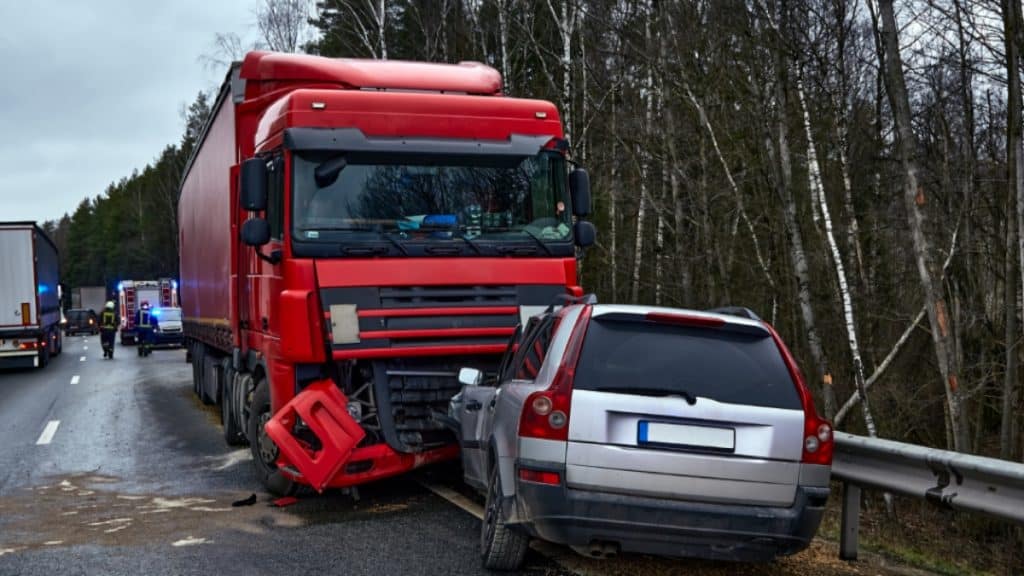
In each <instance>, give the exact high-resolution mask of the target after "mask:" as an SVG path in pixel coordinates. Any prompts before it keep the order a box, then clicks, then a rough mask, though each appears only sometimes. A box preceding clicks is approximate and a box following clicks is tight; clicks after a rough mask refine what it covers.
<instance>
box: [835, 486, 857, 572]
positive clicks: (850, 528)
mask: <svg viewBox="0 0 1024 576" xmlns="http://www.w3.org/2000/svg"><path fill="white" fill-rule="evenodd" d="M859 530H860V486H857V485H856V484H851V483H849V482H843V515H842V520H841V525H840V527H839V557H840V558H842V559H843V560H856V559H857V536H858V532H859Z"/></svg>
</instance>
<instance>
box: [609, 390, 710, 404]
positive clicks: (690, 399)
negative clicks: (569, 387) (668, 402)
mask: <svg viewBox="0 0 1024 576" xmlns="http://www.w3.org/2000/svg"><path fill="white" fill-rule="evenodd" d="M597 391H598V392H611V393H613V394H636V395H637V396H659V397H663V398H669V397H672V396H679V397H681V398H682V399H683V400H686V403H687V404H689V405H690V406H693V405H694V404H696V403H697V397H696V396H694V395H693V394H690V393H689V392H687V391H686V390H666V389H664V388H644V387H643V386H610V387H608V386H606V387H601V388H599V389H598V390H597Z"/></svg>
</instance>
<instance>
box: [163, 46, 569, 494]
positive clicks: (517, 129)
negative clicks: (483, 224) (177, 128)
mask: <svg viewBox="0 0 1024 576" xmlns="http://www.w3.org/2000/svg"><path fill="white" fill-rule="evenodd" d="M392 90H399V91H392ZM500 90H501V78H500V76H499V75H498V74H497V72H496V71H494V70H493V69H491V68H489V67H486V66H483V65H479V64H462V65H456V66H451V65H434V64H416V63H407V62H369V61H358V60H344V59H343V60H332V59H326V58H319V57H312V56H301V55H282V54H270V53H261V52H254V53H250V54H249V55H248V56H247V57H246V59H245V61H244V62H243V63H242V64H241V65H237V66H235V67H234V68H233V69H232V72H231V73H230V74H229V77H228V79H227V81H226V82H225V85H224V87H223V88H222V91H221V94H220V96H219V97H218V101H217V104H216V105H215V112H214V116H213V119H212V120H211V122H210V124H209V125H208V127H207V129H206V131H205V132H204V135H203V137H202V138H201V142H200V144H199V147H198V150H197V153H196V154H195V156H194V157H193V159H192V160H191V161H190V163H189V165H188V167H187V168H186V174H185V177H184V179H183V185H182V195H181V201H180V204H179V221H180V235H181V236H180V242H181V291H182V292H181V296H182V298H181V300H182V308H183V316H184V325H185V331H186V336H187V337H188V338H189V339H190V340H191V342H192V345H191V348H190V350H192V351H193V358H194V359H195V358H196V356H197V355H198V356H199V357H200V358H202V359H203V360H202V361H203V362H208V360H209V358H210V356H211V355H212V356H214V357H215V360H214V362H213V366H214V370H215V371H216V370H219V371H220V372H219V373H220V374H221V375H222V376H221V377H220V378H219V379H217V381H216V384H211V385H210V389H209V390H208V391H207V392H201V393H203V394H205V395H206V396H207V397H210V398H211V399H214V400H217V399H221V400H220V401H222V402H223V401H225V400H224V399H226V398H236V399H239V400H236V402H238V401H244V399H245V398H247V397H248V396H249V395H250V393H251V390H245V391H241V392H239V391H237V390H232V389H231V387H232V386H236V385H242V383H252V384H246V385H250V386H254V385H255V383H256V382H258V381H260V379H262V378H265V379H266V380H267V381H268V384H269V395H270V405H271V412H272V413H273V418H271V419H270V421H269V422H268V423H267V424H266V426H265V431H266V434H267V436H269V437H270V438H271V439H273V441H274V443H275V444H276V445H277V447H278V448H279V449H280V450H279V456H278V459H277V462H276V464H277V465H278V467H279V469H280V471H282V472H283V473H284V474H285V475H287V476H289V477H291V478H293V479H295V480H298V481H300V482H303V483H306V484H310V485H312V486H313V487H314V488H317V489H323V488H324V487H327V486H350V485H353V484H358V483H361V482H366V481H369V480H373V479H376V478H382V477H385V476H390V475H394V474H398V473H401V472H404V471H407V470H410V469H412V468H414V467H416V466H420V465H423V464H426V463H429V462H433V461H437V460H441V459H448V458H452V457H454V456H455V455H456V454H457V451H458V448H457V445H456V444H455V443H454V438H453V437H452V435H451V434H450V432H449V431H448V430H446V429H445V428H444V426H443V424H442V423H441V422H439V421H438V420H437V419H435V415H437V414H438V413H444V411H445V410H446V406H447V402H448V400H449V399H450V397H451V396H452V395H453V394H454V393H455V392H457V390H458V386H459V385H458V383H457V381H456V379H455V371H457V368H458V367H459V366H460V365H477V366H480V367H482V368H487V367H492V366H493V365H494V364H496V362H497V359H498V356H499V355H500V354H501V353H502V352H503V351H504V350H505V348H506V346H507V339H508V336H509V335H510V334H511V333H512V331H513V330H514V328H515V325H516V324H517V323H518V321H519V320H520V317H521V315H522V314H524V311H526V310H529V309H531V308H537V307H543V306H546V305H547V304H549V303H550V302H551V301H552V299H553V298H554V297H555V296H557V295H558V294H565V293H566V292H578V291H579V288H578V287H576V286H575V284H576V262H575V252H574V250H573V249H572V248H571V239H570V238H569V237H568V236H565V237H563V238H564V239H563V242H565V241H568V242H569V244H564V245H562V246H560V247H559V250H558V251H553V250H552V249H550V248H549V247H547V245H546V244H544V240H543V239H540V238H538V239H536V243H539V244H540V246H539V247H538V245H537V244H535V243H534V240H533V239H530V238H529V237H527V236H523V238H522V239H521V241H520V242H519V246H518V248H516V249H515V250H510V251H501V250H497V249H496V248H495V247H490V251H489V252H484V251H481V250H480V248H479V247H478V246H477V244H476V243H474V241H473V240H472V239H470V240H466V245H465V246H463V247H462V248H463V250H465V253H460V252H459V250H457V249H455V248H453V247H452V246H453V244H452V242H451V236H450V235H449V236H448V237H447V238H448V239H449V241H448V242H447V243H444V242H442V243H443V244H445V246H443V248H444V249H443V250H440V249H439V248H438V247H437V246H427V247H426V248H423V246H420V248H419V250H420V251H419V252H415V251H413V250H410V249H407V248H406V247H404V246H402V245H399V243H397V242H396V241H395V240H393V239H391V240H388V242H389V243H390V244H387V245H388V246H390V245H391V244H394V245H395V247H390V248H382V247H381V246H380V244H382V243H384V240H386V238H385V237H384V236H381V237H380V238H376V239H375V240H374V243H370V244H365V243H364V244H360V245H358V246H356V247H355V248H351V249H340V248H338V246H339V245H344V244H345V243H346V242H347V241H348V240H347V237H345V236H344V234H343V233H339V234H342V238H341V240H339V241H337V242H335V241H333V240H330V238H328V237H329V236H330V235H331V234H334V232H331V231H330V230H331V229H330V228H326V229H325V230H327V231H326V232H324V233H323V237H321V236H320V235H319V234H317V235H316V236H314V235H313V234H310V233H307V234H306V235H305V236H303V238H302V240H303V241H304V242H298V243H297V240H296V236H295V235H296V233H297V232H296V230H297V228H294V227H295V226H296V223H295V218H297V217H298V216H299V214H297V213H296V209H297V206H298V200H297V197H296V194H297V192H296V191H295V190H293V186H294V185H295V184H294V182H293V177H295V176H294V175H293V172H294V171H296V170H297V167H296V161H297V160H296V158H297V154H306V153H307V152H306V151H305V150H306V149H305V148H301V146H299V145H298V144H297V142H298V140H301V139H305V141H307V142H308V141H310V140H311V138H312V139H313V140H316V144H315V145H313V146H314V148H312V149H311V150H313V152H315V151H316V150H321V149H323V148H325V147H326V148H330V149H331V150H332V152H331V153H342V154H343V153H345V151H346V150H348V149H349V148H346V146H347V145H346V144H344V143H343V142H342V143H338V142H336V141H333V140H332V139H333V138H334V136H332V135H340V136H344V135H348V136H352V135H355V137H356V139H357V140H358V141H359V143H360V146H363V148H364V150H363V151H364V152H365V151H366V150H371V151H372V150H374V149H375V148H382V149H386V148H387V147H388V146H402V145H410V146H411V147H412V148H415V150H416V151H417V153H418V154H422V153H424V151H426V152H432V151H433V147H436V148H438V149H439V150H441V149H449V148H450V149H451V150H455V149H456V148H452V146H455V144H449V143H450V142H451V143H458V146H461V148H458V150H459V151H460V152H459V153H460V154H463V152H464V151H465V150H467V149H470V148H473V150H471V151H472V152H473V153H475V154H478V153H480V152H479V151H477V150H475V149H476V148H481V149H482V148H484V147H487V146H490V147H493V148H494V149H496V150H501V149H502V148H501V146H503V145H504V144H502V143H503V142H505V143H510V144H509V145H510V146H513V147H515V146H519V147H520V148H521V147H522V146H523V142H526V144H527V145H529V144H530V143H531V142H535V143H538V144H533V146H534V149H533V150H534V151H533V152H532V153H531V154H538V153H539V152H540V151H543V149H544V148H551V147H552V146H554V145H555V144H557V143H558V142H559V139H560V138H561V136H562V129H561V124H560V122H559V119H558V113H557V110H556V109H555V107H554V106H553V105H552V104H550V103H548V102H542V101H536V100H518V99H510V98H505V97H501V96H500ZM410 91H411V92H410ZM422 91H426V92H429V93H424V92H422ZM451 92H454V93H455V94H452V93H451ZM331 130H341V131H342V132H330V131H331ZM293 131H295V132H293ZM289 138H291V139H289ZM524 138H527V140H523V139H524ZM517 139H518V140H517ZM529 139H532V140H529ZM349 145H351V143H350V144H349ZM538 145H539V146H540V150H538V149H537V146H538ZM297 147H298V148H297ZM300 148H301V149H300ZM410 149H411V148H410ZM335 150H336V152H335ZM404 151H405V150H404V149H401V148H399V153H402V152H404ZM313 152H310V153H313ZM552 153H556V151H554V150H552ZM557 153H558V154H561V152H557ZM253 155H260V157H261V158H265V159H266V162H267V166H268V170H270V174H271V176H269V177H268V178H278V179H279V180H278V181H277V186H278V188H277V190H278V192H277V194H279V197H277V198H276V200H272V201H271V204H272V205H271V206H268V211H267V212H266V218H267V220H268V221H274V219H275V218H277V219H278V220H276V221H277V222H278V224H277V226H278V228H277V229H276V231H275V232H274V233H273V234H272V237H271V240H270V242H269V243H268V244H267V245H264V246H262V247H257V248H251V247H248V246H245V245H242V244H241V243H240V241H239V237H240V233H241V231H242V227H243V226H242V225H243V224H244V223H245V221H246V220H247V219H249V218H250V214H248V213H246V212H245V211H243V210H242V209H241V208H240V207H239V205H240V204H239V197H240V195H241V192H240V191H239V186H238V179H239V171H240V164H241V162H243V161H244V160H246V159H248V158H251V157H253ZM460 157H461V156H460ZM307 163H308V161H307ZM371 164H372V162H371ZM562 170H564V168H562ZM563 178H564V176H563ZM554 193H557V194H560V195H561V196H559V198H561V200H560V202H559V203H560V204H561V203H562V201H564V202H565V203H566V204H568V196H567V192H566V191H565V190H564V187H563V186H562V185H561V184H559V187H558V188H557V189H556V190H555V192H554ZM275 201H276V204H275V203H274V202H275ZM275 210H276V211H277V214H274V211H275ZM563 216H564V215H563ZM421 240H423V242H421V244H429V241H427V240H424V239H421ZM524 242H525V243H526V244H531V245H532V247H531V246H529V245H527V246H525V247H524V246H523V243H524ZM300 244H302V246H300ZM410 245H412V243H410ZM367 246H369V247H367ZM432 248H433V249H435V251H436V252H439V253H438V254H437V255H436V256H435V255H433V253H431V252H430V249H432ZM470 248H472V250H475V251H476V253H473V252H472V251H471V250H470ZM205 372H206V364H204V365H203V366H202V367H200V369H199V370H198V371H197V372H196V373H197V374H198V375H197V376H196V377H197V378H200V379H203V381H201V382H199V383H198V387H199V388H200V389H201V390H207V388H206V385H207V384H208V382H206V381H205V379H206V378H207V377H206V376H204V375H203V374H205ZM243 376H244V377H243ZM249 376H251V378H250V379H248V380H247V379H245V378H248V377H249ZM231 417H232V416H231V415H229V416H228V418H231ZM242 424H243V425H244V422H243V423H242ZM249 440H250V441H252V440H253V439H252V438H250V439H249ZM254 453H255V450H254Z"/></svg>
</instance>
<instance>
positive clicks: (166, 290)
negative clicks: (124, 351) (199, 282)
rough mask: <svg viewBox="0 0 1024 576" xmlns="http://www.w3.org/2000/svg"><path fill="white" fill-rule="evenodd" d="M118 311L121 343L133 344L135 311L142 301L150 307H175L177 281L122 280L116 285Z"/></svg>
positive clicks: (134, 339)
mask: <svg viewBox="0 0 1024 576" xmlns="http://www.w3.org/2000/svg"><path fill="white" fill-rule="evenodd" d="M117 301H118V305H117V306H118V313H119V315H120V317H121V323H120V330H119V332H120V334H121V344H122V345H124V344H134V343H135V342H136V340H137V339H138V337H137V334H136V330H135V312H136V311H137V310H138V309H139V306H141V305H142V303H143V302H146V303H148V304H149V306H150V308H177V307H178V282H177V280H174V279H172V278H161V279H160V280H122V281H121V282H119V283H118V285H117Z"/></svg>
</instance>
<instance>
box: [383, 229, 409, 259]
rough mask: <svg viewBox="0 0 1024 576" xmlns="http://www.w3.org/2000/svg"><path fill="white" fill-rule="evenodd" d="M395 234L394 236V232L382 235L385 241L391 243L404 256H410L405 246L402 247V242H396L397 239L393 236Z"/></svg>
mask: <svg viewBox="0 0 1024 576" xmlns="http://www.w3.org/2000/svg"><path fill="white" fill-rule="evenodd" d="M393 234H394V232H381V233H380V235H381V236H383V237H384V239H385V240H387V241H388V242H391V244H392V245H393V246H394V247H395V248H398V251H399V252H401V253H402V255H403V256H408V255H409V250H407V249H406V248H405V246H403V245H402V243H401V242H399V241H398V240H396V239H395V237H394V236H393Z"/></svg>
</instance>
